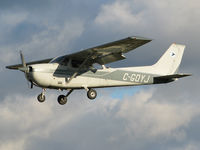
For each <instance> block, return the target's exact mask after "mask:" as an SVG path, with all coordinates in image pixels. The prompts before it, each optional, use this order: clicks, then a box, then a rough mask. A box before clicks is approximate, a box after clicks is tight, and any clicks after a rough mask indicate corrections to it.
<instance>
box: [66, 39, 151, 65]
mask: <svg viewBox="0 0 200 150" xmlns="http://www.w3.org/2000/svg"><path fill="white" fill-rule="evenodd" d="M150 41H151V40H150V39H146V38H140V37H128V38H125V39H122V40H118V41H115V42H111V43H107V44H104V45H100V46H97V47H93V48H89V49H86V50H83V51H80V52H77V53H74V54H71V55H66V56H67V57H71V58H72V59H75V60H80V59H82V60H85V59H86V58H87V57H88V56H90V58H89V60H88V63H90V64H93V63H99V64H101V65H103V64H108V63H111V62H115V61H118V60H122V59H125V56H123V53H127V52H129V51H130V50H133V49H136V48H137V47H140V46H142V45H144V44H146V43H148V42H150Z"/></svg>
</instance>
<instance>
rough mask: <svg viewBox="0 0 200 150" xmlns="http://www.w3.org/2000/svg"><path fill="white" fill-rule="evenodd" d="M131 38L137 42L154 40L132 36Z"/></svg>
mask: <svg viewBox="0 0 200 150" xmlns="http://www.w3.org/2000/svg"><path fill="white" fill-rule="evenodd" d="M129 38H131V39H137V40H145V41H152V40H153V39H150V38H145V37H140V36H131V37H129Z"/></svg>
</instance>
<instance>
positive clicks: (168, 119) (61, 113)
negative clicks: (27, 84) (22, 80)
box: [0, 89, 200, 149]
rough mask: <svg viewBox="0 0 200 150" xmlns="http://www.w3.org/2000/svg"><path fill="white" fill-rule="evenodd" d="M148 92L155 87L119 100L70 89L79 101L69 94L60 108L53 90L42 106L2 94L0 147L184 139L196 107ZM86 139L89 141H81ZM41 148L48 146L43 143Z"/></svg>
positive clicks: (108, 146) (137, 144)
mask: <svg viewBox="0 0 200 150" xmlns="http://www.w3.org/2000/svg"><path fill="white" fill-rule="evenodd" d="M154 95H155V90H152V89H149V90H142V91H140V92H138V93H136V94H135V95H134V96H132V97H126V98H124V100H123V101H121V100H116V99H112V98H110V97H107V96H106V95H105V96H103V97H100V98H99V99H97V100H96V101H95V102H89V100H85V98H81V96H80V95H77V93H76V97H79V98H80V99H79V100H75V98H73V97H70V99H69V100H70V101H69V103H68V104H67V105H65V106H59V105H58V104H57V102H55V99H56V97H55V95H53V94H51V95H49V96H48V101H47V102H45V103H43V104H40V103H38V102H37V101H36V100H35V98H33V97H27V96H22V95H12V96H8V97H6V98H5V99H4V101H3V102H1V104H0V116H1V120H0V130H1V136H0V141H1V142H0V145H1V146H0V149H3V148H6V149H12V148H13V147H15V149H35V148H37V149H41V147H40V146H42V145H43V144H42V145H41V143H43V142H44V143H46V142H47V143H49V142H50V141H52V142H53V143H54V144H55V145H54V147H56V146H57V147H59V146H61V147H67V148H78V145H76V144H75V143H76V142H77V141H79V143H80V144H81V145H85V147H83V149H90V148H92V147H93V148H94V147H96V146H97V147H98V146H99V148H100V147H101V146H100V145H99V144H102V145H103V144H104V146H103V147H104V148H114V147H115V146H114V145H116V146H119V144H118V143H120V141H121V144H123V145H124V144H125V143H126V140H128V141H130V140H132V141H137V140H141V139H143V140H144V141H143V142H142V143H141V144H140V143H135V142H133V143H132V144H130V143H129V146H133V145H135V146H134V147H140V148H141V147H143V146H142V145H145V146H147V145H148V142H147V141H148V140H151V141H152V142H153V143H155V142H157V139H158V138H160V139H165V140H166V141H168V139H170V140H171V139H172V138H173V139H174V140H175V141H177V142H181V141H184V140H185V139H186V138H187V131H186V129H187V128H189V123H190V122H191V121H192V120H193V118H195V116H197V115H200V112H199V111H198V109H197V108H198V107H199V105H194V104H180V103H179V104H176V103H174V104H168V103H163V102H162V103H159V102H158V101H156V100H154ZM81 100H82V102H80V101H81ZM108 120H109V121H108ZM94 128H95V130H93V129H94ZM82 129H84V130H82ZM91 130H93V132H91ZM105 131H107V133H105ZM116 131H118V132H116ZM100 133H105V134H102V135H101V136H100V137H99V138H103V139H104V140H102V141H101V142H100V143H97V139H98V136H96V134H100ZM61 134H63V135H62V136H64V137H65V138H64V139H63V138H62V136H61ZM85 134H87V136H85ZM91 137H93V138H94V139H93V140H94V143H93V144H92V143H91V144H89V145H87V144H88V142H89V141H90V140H91ZM66 139H71V140H69V141H66ZM80 140H81V142H80ZM165 140H164V141H165ZM58 141H59V142H58ZM64 141H65V142H64ZM166 141H165V142H166ZM69 142H70V143H71V144H70V143H69ZM61 143H62V144H61ZM59 144H61V145H59ZM95 144H97V145H96V146H95ZM86 145H87V146H86ZM124 146H125V145H124ZM125 147H126V146H125ZM46 148H48V149H51V147H49V146H48V145H46ZM99 148H98V149H99ZM125 149H126V148H125ZM145 149H146V148H145Z"/></svg>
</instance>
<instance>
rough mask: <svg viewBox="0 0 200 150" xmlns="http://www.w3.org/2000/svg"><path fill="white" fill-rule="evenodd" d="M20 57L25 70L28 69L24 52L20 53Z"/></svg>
mask: <svg viewBox="0 0 200 150" xmlns="http://www.w3.org/2000/svg"><path fill="white" fill-rule="evenodd" d="M20 57H21V62H22V65H23V67H24V68H25V67H26V63H25V60H24V55H23V54H22V51H20Z"/></svg>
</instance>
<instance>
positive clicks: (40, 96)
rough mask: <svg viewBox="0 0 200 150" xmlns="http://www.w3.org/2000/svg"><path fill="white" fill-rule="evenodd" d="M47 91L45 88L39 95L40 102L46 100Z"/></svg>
mask: <svg viewBox="0 0 200 150" xmlns="http://www.w3.org/2000/svg"><path fill="white" fill-rule="evenodd" d="M45 91H46V89H43V91H42V93H41V94H39V95H38V97H37V99H38V101H39V102H40V103H42V102H44V101H45Z"/></svg>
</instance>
